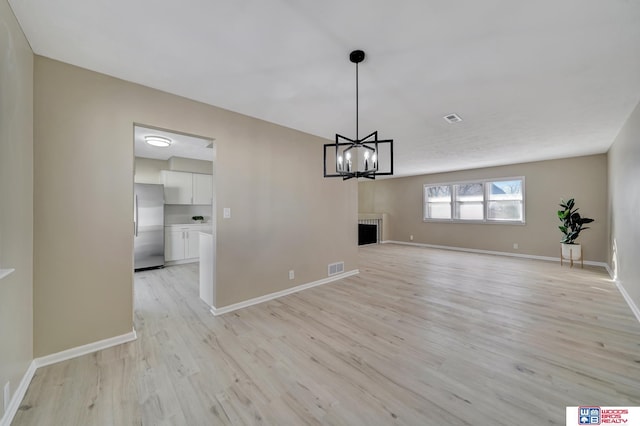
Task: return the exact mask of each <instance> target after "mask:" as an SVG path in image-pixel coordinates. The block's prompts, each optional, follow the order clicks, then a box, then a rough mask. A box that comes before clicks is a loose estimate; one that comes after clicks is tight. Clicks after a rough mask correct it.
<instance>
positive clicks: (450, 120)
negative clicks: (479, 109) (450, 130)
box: [444, 114, 462, 124]
mask: <svg viewBox="0 0 640 426" xmlns="http://www.w3.org/2000/svg"><path fill="white" fill-rule="evenodd" d="M444 119H445V120H447V122H448V123H449V124H453V123H459V122H461V121H462V118H460V116H459V115H458V114H449V115H445V116H444Z"/></svg>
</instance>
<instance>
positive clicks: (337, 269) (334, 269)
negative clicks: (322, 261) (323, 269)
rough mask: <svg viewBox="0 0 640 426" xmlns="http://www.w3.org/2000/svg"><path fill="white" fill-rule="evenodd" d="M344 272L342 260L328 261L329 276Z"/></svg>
mask: <svg viewBox="0 0 640 426" xmlns="http://www.w3.org/2000/svg"><path fill="white" fill-rule="evenodd" d="M343 272H344V262H337V263H330V264H329V276H331V275H337V274H341V273H343Z"/></svg>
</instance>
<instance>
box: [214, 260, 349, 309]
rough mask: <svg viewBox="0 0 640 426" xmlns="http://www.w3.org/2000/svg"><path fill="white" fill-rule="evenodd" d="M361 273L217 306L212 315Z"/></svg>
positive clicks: (347, 274) (341, 275) (344, 274)
mask: <svg viewBox="0 0 640 426" xmlns="http://www.w3.org/2000/svg"><path fill="white" fill-rule="evenodd" d="M359 273H360V271H359V270H358V269H354V270H353V271H348V272H344V273H342V274H339V275H334V276H332V277H328V278H323V279H321V280H318V281H313V282H310V283H307V284H301V285H299V286H295V287H291V288H288V289H286V290H282V291H276V292H275V293H269V294H265V295H264V296H260V297H254V298H253V299H249V300H245V301H243V302H238V303H234V304H232V305H227V306H223V307H221V308H216V307H215V306H213V307H212V308H211V310H210V311H211V313H212V314H213V315H216V316H217V315H222V314H226V313H228V312H231V311H236V310H238V309H242V308H246V307H248V306H252V305H257V304H258V303H262V302H267V301H269V300H273V299H277V298H278V297H282V296H286V295H288V294H292V293H297V292H299V291H302V290H306V289H308V288H311V287H316V286H319V285H322V284H327V283H330V282H333V281H338V280H341V279H343V278H347V277H350V276H352V275H357V274H359Z"/></svg>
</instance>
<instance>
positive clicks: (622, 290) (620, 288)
mask: <svg viewBox="0 0 640 426" xmlns="http://www.w3.org/2000/svg"><path fill="white" fill-rule="evenodd" d="M614 282H615V283H616V287H618V291H619V292H620V294H622V297H624V300H625V301H626V302H627V305H629V309H631V312H633V315H635V317H636V319H637V320H638V322H640V309H639V308H638V305H636V303H635V302H634V301H633V299H632V298H631V296H629V293H627V290H626V289H625V288H624V286H623V285H622V283H621V282H620V280H614Z"/></svg>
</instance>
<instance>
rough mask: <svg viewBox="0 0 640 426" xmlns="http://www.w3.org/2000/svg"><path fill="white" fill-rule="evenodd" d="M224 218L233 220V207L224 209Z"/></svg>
mask: <svg viewBox="0 0 640 426" xmlns="http://www.w3.org/2000/svg"><path fill="white" fill-rule="evenodd" d="M222 218H223V219H231V207H225V208H224V209H222Z"/></svg>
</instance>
